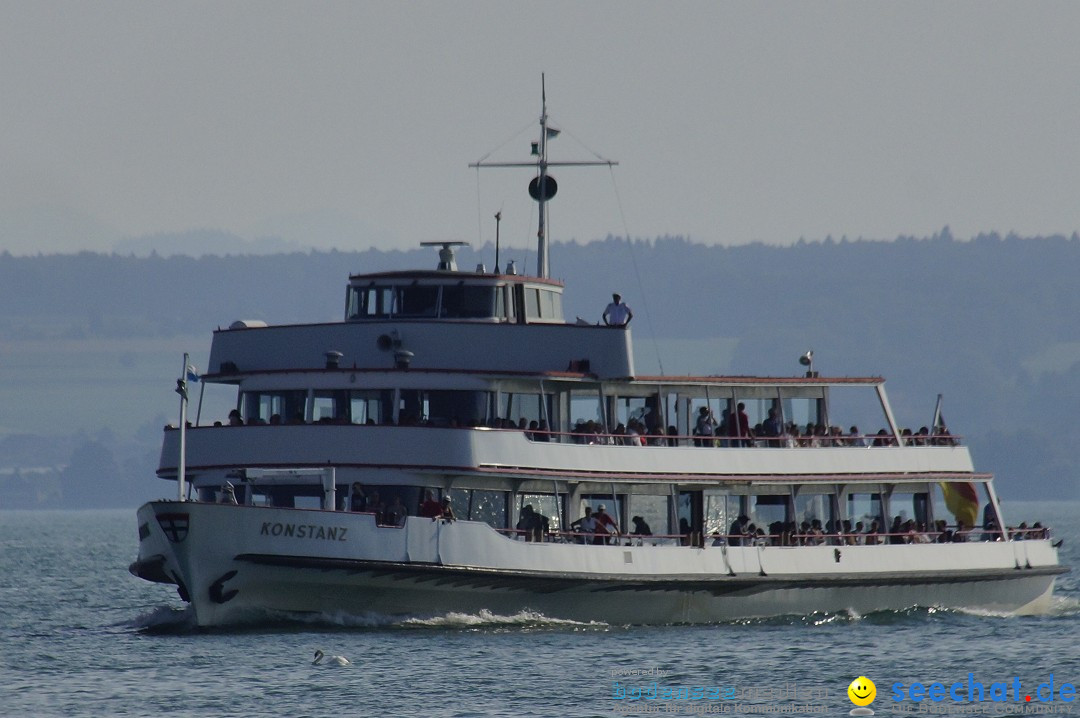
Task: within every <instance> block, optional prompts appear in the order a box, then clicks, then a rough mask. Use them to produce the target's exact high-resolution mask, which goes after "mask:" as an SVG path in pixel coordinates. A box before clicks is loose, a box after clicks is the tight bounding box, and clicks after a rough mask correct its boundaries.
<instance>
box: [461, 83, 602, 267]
mask: <svg viewBox="0 0 1080 718" xmlns="http://www.w3.org/2000/svg"><path fill="white" fill-rule="evenodd" d="M559 133H560V130H559V129H557V128H555V127H551V126H550V125H549V124H548V116H547V82H546V79H545V76H544V74H543V73H541V74H540V139H539V140H537V141H535V142H533V143H532V154H533V155H534V156H535V157H536V160H534V161H532V162H483V161H480V162H473V163H471V164H469V167H535V168H536V176H535V177H533V179H532V181H531V182H529V196H530V197H532V198H533V199H534V200H536V202H537V204H539V215H540V218H539V222H538V227H537V230H536V276H537V277H541V278H546V277H548V276H550V274H551V272H550V267H549V262H548V238H547V203H548V201H549V200H550V199H551V198H553V197H554V196H555V193H556V192H558V191H559V185H558V183H557V182H556V181H555V178H554V177H552V176H551V175H549V174H548V168H549V167H596V166H605V165H606V166H608V167H614V166H615V165H617V164H619V163H618V162H613V161H611V160H605V159H601V160H584V161H571V162H549V161H548V157H547V143H548V140H550V139H554V138H555V137H558V136H559ZM496 226H497V225H496ZM496 251H497V250H496ZM498 264H499V263H498V261H497V260H496V262H495V265H496V266H498Z"/></svg>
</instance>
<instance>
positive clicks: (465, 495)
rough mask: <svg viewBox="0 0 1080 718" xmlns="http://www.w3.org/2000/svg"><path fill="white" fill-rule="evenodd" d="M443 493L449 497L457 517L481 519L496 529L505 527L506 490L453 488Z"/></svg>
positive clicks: (508, 495)
mask: <svg viewBox="0 0 1080 718" xmlns="http://www.w3.org/2000/svg"><path fill="white" fill-rule="evenodd" d="M445 495H446V496H449V497H450V507H451V508H453V509H454V515H455V516H457V517H458V518H459V519H468V520H470V521H483V522H484V523H486V524H488V525H489V526H491V527H492V528H496V529H504V528H506V513H507V511H506V509H507V502H508V500H509V497H510V493H509V492H508V491H485V490H482V489H453V490H451V491H447V492H446V494H445Z"/></svg>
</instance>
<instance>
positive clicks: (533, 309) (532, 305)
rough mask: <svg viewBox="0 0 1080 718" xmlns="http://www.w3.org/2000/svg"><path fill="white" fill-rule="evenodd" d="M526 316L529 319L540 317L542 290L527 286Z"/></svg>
mask: <svg viewBox="0 0 1080 718" xmlns="http://www.w3.org/2000/svg"><path fill="white" fill-rule="evenodd" d="M525 316H526V317H527V318H529V319H539V318H540V290H539V289H536V288H534V287H525Z"/></svg>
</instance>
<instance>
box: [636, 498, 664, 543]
mask: <svg viewBox="0 0 1080 718" xmlns="http://www.w3.org/2000/svg"><path fill="white" fill-rule="evenodd" d="M670 505H671V497H670V496H638V495H634V496H631V497H630V513H631V514H633V516H640V517H641V518H643V519H645V523H647V524H648V525H649V528H650V529H652V532H653V534H654V535H656V536H661V535H664V534H670V533H671V526H670V524H671V511H670V508H669V507H670ZM633 530H634V524H633V521H631V523H630V524H629V525H628V526H627V527H626V530H625V533H630V532H632V531H633Z"/></svg>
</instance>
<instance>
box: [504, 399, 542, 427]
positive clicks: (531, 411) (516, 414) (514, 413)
mask: <svg viewBox="0 0 1080 718" xmlns="http://www.w3.org/2000/svg"><path fill="white" fill-rule="evenodd" d="M544 396H546V397H547V407H546V411H545V407H543V406H542V405H541V403H540V394H507V395H506V414H505V416H506V418H507V419H509V420H510V421H512V422H514V424H515V425H516V424H517V423H518V421H520V420H521V419H525V422H526V425H528V422H530V421H536V422H540V421H543V420H546V419H547V417H549V416H551V409H552V401H553V396H554V395H553V394H545V395H544ZM548 428H549V429H550V428H551V427H550V426H549V427H548Z"/></svg>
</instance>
